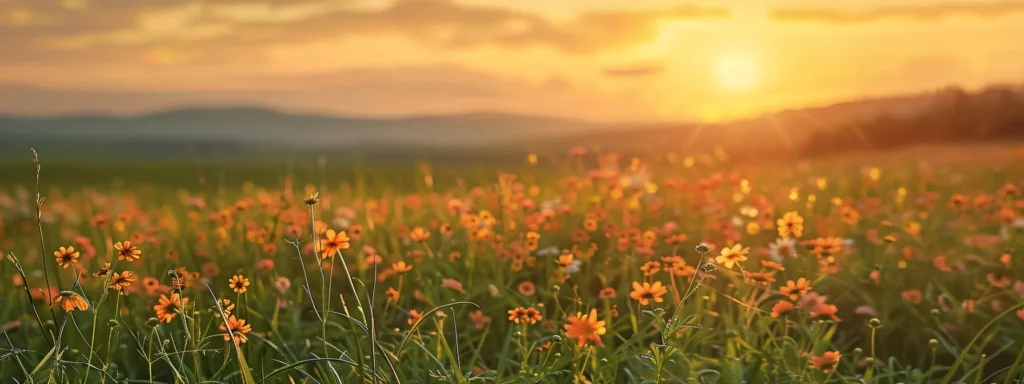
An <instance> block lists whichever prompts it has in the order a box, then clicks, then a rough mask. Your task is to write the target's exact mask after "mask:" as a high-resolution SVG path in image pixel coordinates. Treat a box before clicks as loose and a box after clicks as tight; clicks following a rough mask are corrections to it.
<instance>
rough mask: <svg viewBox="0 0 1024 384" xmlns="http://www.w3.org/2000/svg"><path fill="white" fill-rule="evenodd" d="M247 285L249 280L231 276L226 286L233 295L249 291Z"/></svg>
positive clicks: (240, 276) (239, 276)
mask: <svg viewBox="0 0 1024 384" xmlns="http://www.w3.org/2000/svg"><path fill="white" fill-rule="evenodd" d="M249 284H250V283H249V279H247V278H245V276H242V275H234V276H231V280H228V286H229V287H231V290H232V291H235V293H245V291H248V290H249Z"/></svg>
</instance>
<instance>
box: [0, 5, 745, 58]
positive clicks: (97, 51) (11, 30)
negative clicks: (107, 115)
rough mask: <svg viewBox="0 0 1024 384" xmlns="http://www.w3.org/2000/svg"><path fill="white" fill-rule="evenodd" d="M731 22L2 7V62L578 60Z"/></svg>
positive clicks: (648, 14) (666, 13) (698, 14)
mask: <svg viewBox="0 0 1024 384" xmlns="http://www.w3.org/2000/svg"><path fill="white" fill-rule="evenodd" d="M68 4H77V5H76V6H68ZM728 17H730V11H729V9H727V8H723V7H703V6H696V5H689V6H676V7H671V8H664V9H651V10H620V11H614V10H613V11H600V12H591V13H582V14H580V15H579V16H578V17H576V18H575V19H572V20H568V21H561V20H558V21H556V20H553V19H550V18H548V17H546V16H544V15H540V14H536V13H530V12H526V11H520V10H515V9H511V8H504V7H500V6H493V5H474V4H469V3H463V2H455V1H452V0H399V1H397V2H394V3H391V4H388V5H385V6H381V7H377V8H368V7H365V6H362V7H355V6H353V5H352V3H351V2H349V1H323V0H321V1H314V0H294V1H284V0H271V1H266V0H262V1H257V0H202V1H192V2H180V1H172V0H146V1H138V0H107V1H104V2H103V3H102V4H100V3H99V2H81V3H74V2H69V1H68V0H33V1H0V43H2V44H3V45H4V47H5V50H4V51H5V53H0V63H4V62H30V61H31V60H35V59H42V60H46V59H54V58H63V59H77V58H79V57H94V58H97V59H100V60H102V58H100V57H96V56H99V55H103V54H107V55H110V57H113V60H120V59H123V58H125V57H126V56H127V57H132V56H137V55H138V51H139V50H140V49H149V48H153V47H161V48H162V49H170V50H174V51H179V52H183V51H187V52H189V56H190V57H209V56H217V55H216V53H215V50H211V49H208V47H210V46H218V47H234V48H240V47H244V48H245V49H249V50H252V51H253V52H259V51H260V49H261V48H263V47H265V46H267V45H268V44H289V43H301V42H308V41H316V40H318V39H328V38H339V37H341V38H345V37H359V38H372V37H375V36H398V37H401V38H405V39H408V40H410V41H414V42H416V43H417V44H423V45H426V46H430V47H432V48H435V49H442V50H458V49H468V48H473V47H479V46H496V47H501V48H506V49H517V48H522V47H528V46H545V47H549V48H552V49H555V50H558V51H561V52H564V53H570V54H580V53H591V52H596V51H599V50H603V49H613V48H617V47H622V46H629V45H631V44H638V43H641V42H643V41H645V40H649V39H651V38H653V36H655V35H656V33H657V29H658V25H659V23H660V22H661V21H664V20H694V19H721V18H728ZM121 48H123V49H121ZM123 50H129V51H130V52H128V53H125V52H122V51H123ZM196 52H198V54H195V53H196ZM250 56H251V55H250ZM224 59H225V60H227V59H228V58H227V57H224Z"/></svg>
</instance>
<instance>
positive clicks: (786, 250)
mask: <svg viewBox="0 0 1024 384" xmlns="http://www.w3.org/2000/svg"><path fill="white" fill-rule="evenodd" d="M768 249H769V250H770V251H771V253H770V255H771V258H772V260H775V262H782V259H785V258H786V256H790V257H793V256H794V255H796V239H794V238H791V237H786V238H779V239H777V240H775V242H774V243H771V244H768Z"/></svg>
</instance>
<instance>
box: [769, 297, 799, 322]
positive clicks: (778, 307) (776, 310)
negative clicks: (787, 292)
mask: <svg viewBox="0 0 1024 384" xmlns="http://www.w3.org/2000/svg"><path fill="white" fill-rule="evenodd" d="M794 309H796V306H795V305H793V303H791V302H788V301H785V300H779V301H778V302H776V303H775V305H774V306H772V317H775V318H777V317H779V316H782V315H785V314H786V313H789V312H790V311H792V310H794Z"/></svg>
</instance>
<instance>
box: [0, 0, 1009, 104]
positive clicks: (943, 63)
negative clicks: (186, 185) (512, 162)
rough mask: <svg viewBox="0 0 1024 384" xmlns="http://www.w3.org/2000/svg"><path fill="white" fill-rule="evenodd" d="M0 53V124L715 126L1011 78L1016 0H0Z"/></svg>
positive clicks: (1007, 80) (973, 85)
mask: <svg viewBox="0 0 1024 384" xmlns="http://www.w3.org/2000/svg"><path fill="white" fill-rule="evenodd" d="M0 47H2V49H0V90H2V89H4V88H5V87H6V88H7V89H9V90H8V91H7V93H6V95H8V96H7V97H8V99H9V100H15V101H17V100H21V103H20V104H19V103H17V102H15V101H12V102H10V103H8V106H7V107H0V112H4V113H19V112H20V113H34V114H45V113H57V112H61V113H65V112H69V111H72V112H73V111H77V110H100V111H109V112H137V111H140V110H145V109H154V108H164V107H169V106H174V105H176V104H190V105H193V104H218V103H219V104H224V103H236V104H260V105H267V106H273V107H279V108H283V109H291V110H309V111H328V112H335V113H352V114H366V115H405V114H418V113H448V112H465V111H478V110H493V111H507V112H519V113H531V114H545V115H560V116H572V117H580V118H586V119H593V120H656V119H687V118H704V119H712V120H716V119H724V118H732V117H739V116H745V115H750V114H755V113H758V112H764V111H769V110H773V109H778V108H785V107H796V106H804V105H821V104H827V103H830V102H835V101H841V100H847V99H852V98H859V97H864V96H872V95H887V94H900V93H916V92H920V91H930V90H933V89H935V88H938V87H942V86H946V85H951V84H957V85H962V86H965V87H979V86H983V85H985V84H990V83H1000V82H1022V80H1024V1H1018V0H1002V1H999V0H995V1H988V0H961V1H945V2H944V1H939V0H845V1H824V0H803V1H798V0H734V1H729V0H718V1H704V2H699V3H698V2H683V1H678V0H337V1H335V0H0ZM26 86H28V87H26ZM37 87H38V88H43V90H41V89H37ZM10 89H14V91H11V90H10ZM31 92H34V93H33V94H32V95H36V97H42V96H38V95H37V94H38V93H40V92H47V93H44V94H45V95H46V96H45V97H43V100H53V101H52V102H50V103H39V102H35V101H32V102H29V101H26V100H36V99H32V98H31V97H29V96H24V97H20V98H19V95H27V93H31ZM0 93H2V92H0ZM125 95H127V96H125ZM0 101H3V99H2V98H0Z"/></svg>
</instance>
